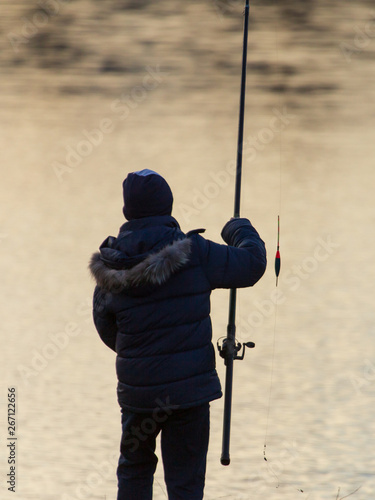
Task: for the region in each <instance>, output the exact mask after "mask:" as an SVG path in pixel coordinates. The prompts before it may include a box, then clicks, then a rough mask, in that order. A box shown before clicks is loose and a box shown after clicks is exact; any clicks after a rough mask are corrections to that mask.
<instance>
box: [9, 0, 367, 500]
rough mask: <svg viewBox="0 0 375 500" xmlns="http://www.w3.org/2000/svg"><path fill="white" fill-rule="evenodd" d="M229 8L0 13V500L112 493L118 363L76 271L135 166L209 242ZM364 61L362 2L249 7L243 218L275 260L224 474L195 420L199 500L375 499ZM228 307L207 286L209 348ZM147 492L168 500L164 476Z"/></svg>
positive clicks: (230, 38)
mask: <svg viewBox="0 0 375 500" xmlns="http://www.w3.org/2000/svg"><path fill="white" fill-rule="evenodd" d="M243 4H244V2H242V1H238V0H228V1H224V0H206V1H203V0H191V1H189V2H173V1H171V0H160V1H158V2H151V1H148V0H102V1H94V0H91V1H90V0H76V1H73V0H71V1H63V0H40V1H34V0H32V1H31V0H28V1H26V0H13V1H9V0H3V1H2V5H1V21H0V30H1V31H0V35H1V36H0V66H1V84H0V126H1V132H0V145H1V174H2V175H1V183H0V197H1V202H2V207H3V208H2V211H1V220H0V252H1V260H0V266H1V271H0V272H1V286H2V291H3V299H2V301H1V306H0V307H1V358H2V361H1V363H0V375H1V376H0V380H1V397H0V407H1V422H2V423H1V425H0V435H1V443H2V444H1V450H0V465H1V469H2V474H1V477H2V480H1V484H0V491H1V498H8V497H9V498H10V497H11V496H12V495H13V497H14V496H15V497H16V498H19V499H22V500H28V499H36V500H50V499H54V500H56V499H59V500H60V499H61V500H78V499H90V500H91V499H92V500H94V499H98V500H99V499H102V500H103V499H107V500H109V499H114V498H115V497H116V478H115V469H116V462H117V456H118V449H119V441H120V412H119V408H118V406H117V401H116V376H115V369H114V361H115V360H114V354H113V353H112V352H111V351H110V350H109V349H107V348H106V347H105V346H104V344H102V343H101V341H100V339H99V337H98V335H97V333H96V331H95V329H94V326H93V324H92V320H91V297H92V292H93V288H94V284H93V282H92V281H91V279H90V277H89V274H88V271H87V264H88V261H89V258H90V256H91V254H92V253H93V252H94V251H96V250H97V249H98V247H99V245H100V244H101V242H102V241H103V240H104V239H105V238H106V237H107V236H108V235H110V234H111V235H114V236H116V234H117V232H118V228H119V227H120V225H121V224H122V223H123V216H122V189H121V183H122V181H123V179H124V178H125V177H126V175H127V173H128V172H131V171H134V170H141V169H144V168H150V169H154V170H156V171H158V172H160V173H161V174H162V175H163V176H165V177H166V179H167V180H168V182H169V183H170V185H171V187H172V190H173V192H174V198H175V204H174V215H175V217H176V218H177V219H178V220H179V222H180V224H181V227H182V229H183V230H184V231H188V230H190V229H194V228H198V227H205V228H206V229H207V231H206V236H207V238H210V239H212V240H215V241H220V231H221V229H222V227H223V225H224V224H225V223H226V221H227V220H228V219H229V218H230V217H231V215H232V211H233V195H234V160H235V156H236V140H237V126H238V103H239V86H240V69H241V56H242V25H243V16H242V13H243V7H244V5H243ZM374 55H375V9H374V5H373V2H372V1H367V2H366V1H359V0H358V1H357V2H339V1H338V0H335V1H333V0H331V1H323V0H314V1H312V0H310V1H307V0H305V1H302V0H301V1H297V0H293V1H288V0H285V1H283V2H276V1H275V0H273V1H265V0H263V1H258V0H254V1H253V2H251V9H250V32H249V54H248V83H247V96H246V124H245V143H244V172H243V189H242V204H241V213H242V215H243V216H245V217H248V218H250V220H251V221H252V223H253V224H254V225H255V227H256V228H257V229H258V231H259V233H260V234H261V236H262V238H263V239H264V241H265V242H266V246H267V249H268V256H269V265H268V269H267V271H266V274H265V276H264V278H263V279H262V280H261V281H260V282H259V283H258V284H257V285H256V286H255V287H254V288H253V289H247V290H242V291H241V292H240V293H239V303H238V311H237V323H238V338H239V339H240V340H242V341H249V340H252V341H254V342H255V343H256V348H255V349H254V350H252V351H251V352H250V351H249V352H248V353H247V355H246V358H245V361H243V362H242V363H240V362H237V363H236V364H235V381H234V396H233V418H232V443H231V459H232V461H231V465H230V466H229V467H228V468H223V467H222V466H221V465H220V462H219V458H220V449H221V426H222V409H223V401H222V400H220V401H216V402H214V403H213V404H212V405H211V415H212V424H211V442H210V450H209V457H208V469H207V483H206V484H207V486H206V494H205V498H207V499H209V500H214V499H219V498H225V499H232V500H240V499H241V500H245V499H246V500H247V499H253V500H255V499H270V500H273V499H283V500H284V499H291V500H295V499H301V500H302V499H309V500H320V499H322V500H326V499H327V500H331V499H332V500H334V499H339V498H344V497H346V496H348V495H350V497H351V498H353V500H354V499H361V500H370V499H373V498H374V497H375V477H374V470H375V457H374V449H375V438H374V433H375V425H374V418H373V411H372V409H373V398H374V393H375V390H374V386H375V349H374V347H375V341H374V333H375V328H374V321H375V314H374V306H373V304H374V292H373V281H374V275H375V263H374V258H373V249H374V244H375V240H374V217H375V210H374V196H373V188H374V183H375V170H374V165H373V158H374V156H375V144H374V126H375V109H374V104H373V103H374V98H375V87H374V84H373V82H374V78H375V57H374ZM278 215H280V220H281V235H280V250H281V255H282V269H281V275H280V279H279V285H278V288H277V289H276V287H275V276H274V270H273V258H274V254H275V251H276V238H277V217H278ZM227 310H228V291H225V290H218V291H216V292H214V293H213V296H212V319H213V325H214V342H216V340H217V339H218V338H219V337H221V336H223V335H225V333H226V322H227ZM217 365H218V371H219V374H220V376H221V379H222V380H223V381H224V378H223V376H224V366H223V363H222V360H221V359H220V358H218V359H217ZM8 387H16V390H17V412H18V413H17V436H18V441H17V480H16V483H17V486H16V494H14V493H11V492H9V491H8V489H7V488H8V485H7V484H6V479H4V478H5V477H6V473H8V472H9V466H8V464H7V459H8V449H7V447H6V442H7V441H6V438H7V422H6V418H7V413H6V411H7V388H8ZM265 444H266V448H265V450H266V458H267V461H265V460H264V455H263V452H264V445H265ZM154 498H155V499H157V500H159V499H160V500H161V499H163V498H167V495H166V490H165V486H164V482H163V471H162V464H161V462H160V464H159V467H158V471H157V475H156V479H155V488H154Z"/></svg>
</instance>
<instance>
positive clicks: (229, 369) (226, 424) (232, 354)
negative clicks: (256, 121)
mask: <svg viewBox="0 0 375 500" xmlns="http://www.w3.org/2000/svg"><path fill="white" fill-rule="evenodd" d="M249 10H250V7H249V0H246V5H245V14H244V16H245V19H244V34H243V52H242V74H241V95H240V116H239V125H238V142H237V166H236V187H235V195H234V217H235V218H236V217H239V216H240V201H241V178H242V156H243V131H244V118H245V93H246V65H247V39H248V30H249ZM236 298H237V290H236V289H235V288H232V289H231V290H230V295H229V317H228V326H227V336H226V338H224V339H223V341H222V344H221V345H220V344H219V343H218V349H219V353H220V356H221V357H222V358H224V363H225V366H226V374H225V396H224V419H223V442H222V452H221V463H222V465H229V464H230V455H229V444H230V423H231V414H232V387H233V362H234V360H235V359H240V360H241V359H244V356H245V347H255V344H254V342H246V343H244V344H243V345H241V343H240V342H237V340H236ZM241 348H242V352H241V354H239V352H240V350H241Z"/></svg>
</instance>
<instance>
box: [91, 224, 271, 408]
mask: <svg viewBox="0 0 375 500" xmlns="http://www.w3.org/2000/svg"><path fill="white" fill-rule="evenodd" d="M202 231H203V230H202ZM202 231H201V230H198V231H193V232H191V233H187V234H184V233H183V232H182V231H181V230H180V227H179V225H178V223H177V221H176V220H175V219H174V218H173V217H171V216H168V215H166V216H157V217H147V218H142V219H134V220H131V221H129V222H127V223H125V224H124V225H123V226H122V227H121V228H120V233H119V235H118V237H117V238H114V237H111V236H110V237H108V238H107V239H106V240H105V241H104V242H103V244H102V245H101V247H100V252H98V253H95V254H94V255H93V256H92V259H91V262H90V270H91V273H92V275H93V276H94V278H95V280H96V282H97V286H96V288H95V292H94V303H93V315H94V322H95V326H96V328H97V330H98V332H99V335H100V337H101V339H102V340H103V342H104V343H105V344H106V345H107V346H109V347H110V348H111V349H113V350H114V351H116V353H117V360H116V371H117V376H118V388H117V393H118V401H119V404H120V406H121V407H123V408H126V409H129V410H132V411H135V412H149V411H152V410H154V409H155V408H157V407H159V406H160V404H161V403H160V402H161V401H162V402H164V403H166V404H168V405H170V406H173V407H174V408H176V407H179V408H188V407H192V406H198V405H200V404H203V403H205V402H208V401H212V400H214V399H217V398H220V397H221V395H222V394H221V387H220V382H219V379H218V376H217V373H216V369H215V352H214V348H213V345H212V342H211V339H212V327H211V319H210V294H211V291H212V290H213V289H215V288H240V287H247V286H252V285H254V284H255V283H256V282H257V281H258V280H259V279H260V278H261V276H262V275H263V273H264V271H265V268H266V250H265V246H264V243H263V241H262V240H261V239H260V237H259V235H258V233H257V231H256V230H255V229H254V228H253V226H252V225H251V224H250V222H249V221H248V220H247V219H233V220H231V221H229V222H228V223H227V224H226V225H225V227H224V229H223V232H222V237H223V239H224V241H225V242H226V243H227V244H228V245H229V246H227V245H219V244H217V243H213V242H212V241H209V240H206V239H204V238H203V237H202V236H200V235H199V234H198V232H202Z"/></svg>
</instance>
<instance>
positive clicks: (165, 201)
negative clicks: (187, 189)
mask: <svg viewBox="0 0 375 500" xmlns="http://www.w3.org/2000/svg"><path fill="white" fill-rule="evenodd" d="M122 189H123V196H124V208H123V210H122V211H123V213H124V215H125V218H126V219H127V220H132V219H141V218H143V217H152V216H154V215H171V213H172V205H173V195H172V191H171V188H170V187H169V185H168V183H167V181H166V180H165V179H164V178H163V177H162V176H161V175H160V174H158V173H156V172H154V171H153V170H148V169H145V170H140V171H139V172H132V173H130V174H128V176H127V177H126V179H125V180H124V182H123V184H122Z"/></svg>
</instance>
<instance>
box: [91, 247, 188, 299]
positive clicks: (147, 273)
mask: <svg viewBox="0 0 375 500" xmlns="http://www.w3.org/2000/svg"><path fill="white" fill-rule="evenodd" d="M190 252H191V239H190V238H183V239H178V240H175V241H173V242H172V243H170V244H168V245H166V246H165V247H163V248H162V249H160V250H158V251H156V252H153V253H149V254H148V255H147V256H146V257H145V259H144V260H142V261H141V262H139V263H137V264H136V265H134V266H133V267H131V268H130V269H116V268H113V267H110V265H108V264H106V263H105V262H104V261H103V259H102V257H101V254H100V252H96V253H94V254H93V256H92V257H91V261H90V264H89V269H90V272H91V274H92V276H93V277H94V279H95V280H96V283H97V285H98V286H99V287H101V288H103V289H105V290H108V291H110V292H112V293H119V292H122V291H127V290H128V291H131V289H134V288H140V287H146V288H149V287H151V288H154V287H155V286H160V285H162V284H163V283H165V282H166V281H167V280H168V279H169V278H170V277H171V276H172V274H174V273H176V272H177V271H178V270H179V269H180V268H181V267H182V266H184V265H185V264H186V263H187V262H188V260H189V256H190Z"/></svg>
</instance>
